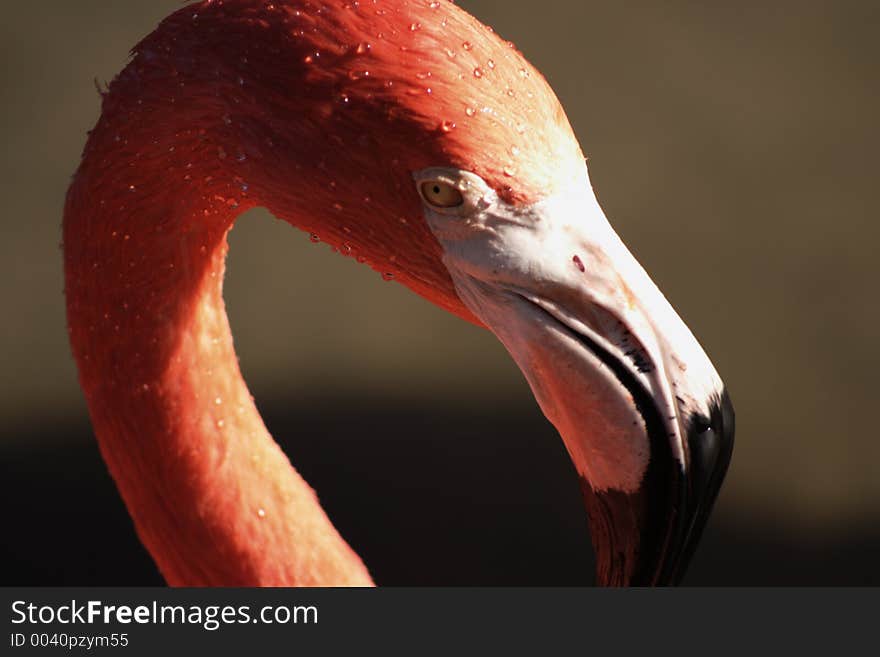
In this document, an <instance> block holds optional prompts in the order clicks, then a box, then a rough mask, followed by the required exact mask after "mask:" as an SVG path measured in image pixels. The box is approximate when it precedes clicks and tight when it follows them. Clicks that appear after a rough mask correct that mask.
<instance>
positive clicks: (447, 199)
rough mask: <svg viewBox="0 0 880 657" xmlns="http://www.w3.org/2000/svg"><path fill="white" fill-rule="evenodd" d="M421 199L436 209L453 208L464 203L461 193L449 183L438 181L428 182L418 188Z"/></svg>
mask: <svg viewBox="0 0 880 657" xmlns="http://www.w3.org/2000/svg"><path fill="white" fill-rule="evenodd" d="M419 190H420V191H421V193H422V198H423V199H425V201H426V202H427V203H430V204H431V205H433V206H434V207H437V208H454V207H456V206H459V205H461V204H462V203H464V197H463V196H462V195H461V192H460V191H458V190H457V189H456V188H455V187H453V186H452V185H450V184H449V183H445V182H442V181H440V180H429V181H428V182H423V183H422V184H421V185H420V186H419Z"/></svg>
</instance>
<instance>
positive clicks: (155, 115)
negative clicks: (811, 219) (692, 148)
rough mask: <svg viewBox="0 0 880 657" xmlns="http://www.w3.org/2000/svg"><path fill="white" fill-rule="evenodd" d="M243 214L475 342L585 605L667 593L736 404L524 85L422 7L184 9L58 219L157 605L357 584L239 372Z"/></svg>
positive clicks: (104, 128)
mask: <svg viewBox="0 0 880 657" xmlns="http://www.w3.org/2000/svg"><path fill="white" fill-rule="evenodd" d="M256 206H263V207H266V208H268V209H269V210H270V211H271V212H272V213H273V214H274V215H275V216H276V217H278V218H280V219H282V220H284V221H287V222H289V223H290V224H291V225H293V226H295V227H297V228H299V229H301V230H304V231H306V232H308V233H310V234H311V235H312V238H313V239H314V240H321V241H323V242H326V243H328V244H330V245H331V246H332V247H334V249H335V250H338V251H339V252H340V253H342V254H343V255H347V256H350V257H355V258H357V259H358V261H360V262H363V263H366V264H367V265H369V267H371V268H372V269H373V270H375V271H376V272H379V274H381V275H382V276H383V277H384V278H386V279H392V278H393V279H394V280H396V281H397V282H399V283H401V284H403V285H405V286H407V287H408V288H410V289H411V290H413V291H414V292H415V293H416V294H419V295H421V296H422V297H424V298H426V299H428V300H429V301H431V302H433V303H435V304H437V305H438V306H440V307H441V308H443V309H445V310H447V311H449V312H452V313H454V314H456V315H458V316H459V317H461V318H463V319H465V320H467V321H470V322H472V323H474V324H477V325H478V326H482V327H486V328H488V329H489V330H490V331H492V332H493V333H494V334H495V336H497V338H498V339H499V340H500V341H501V342H502V343H503V345H504V347H505V348H506V349H507V351H508V352H509V353H510V355H511V357H512V358H513V359H514V360H515V362H516V363H517V365H518V366H519V368H520V369H521V370H522V373H523V375H524V376H525V378H526V380H527V381H528V383H529V385H530V387H531V389H532V391H533V393H534V396H535V399H536V401H537V403H538V405H539V406H540V408H541V409H542V411H543V413H544V414H545V416H546V417H547V418H548V419H549V421H550V422H551V423H552V424H553V425H554V426H555V427H556V429H557V430H558V432H559V434H560V436H561V437H562V440H563V441H564V443H565V446H566V448H567V450H568V452H569V454H570V456H571V459H572V462H573V464H574V467H575V469H576V470H577V474H578V476H579V477H580V480H581V482H582V489H583V495H584V500H585V508H586V511H587V514H588V519H589V523H590V529H591V536H592V542H593V547H594V551H595V553H596V563H597V565H596V581H597V583H598V584H600V585H607V586H620V585H671V584H676V583H678V582H679V581H680V580H681V577H682V575H683V574H684V572H685V569H686V567H687V564H688V561H689V559H690V557H691V555H692V553H693V550H694V548H695V546H696V544H697V542H698V540H699V537H700V534H701V532H702V530H703V527H704V525H705V523H706V519H707V517H708V515H709V513H710V511H711V508H712V505H713V503H714V500H715V498H716V496H717V493H718V490H719V488H720V486H721V483H722V480H723V478H724V474H725V472H726V470H727V465H728V462H729V460H730V456H731V451H732V446H733V409H732V406H731V403H730V399H729V396H728V395H727V393H726V392H725V388H724V386H723V384H722V382H721V379H720V378H719V376H718V374H717V373H716V371H715V369H714V368H713V366H712V364H711V363H710V361H709V359H708V358H707V356H706V354H705V353H704V351H703V349H702V348H701V347H700V345H699V343H698V342H697V341H696V339H695V338H694V337H693V335H692V334H691V332H690V331H689V330H688V329H687V327H686V326H685V325H684V323H683V322H682V320H681V319H680V318H679V317H678V315H677V314H676V312H675V311H674V310H673V309H672V307H671V306H670V304H669V303H668V302H667V301H666V299H665V298H664V297H663V295H662V294H661V292H660V291H659V290H658V289H657V287H656V286H655V285H654V283H653V282H652V281H651V279H650V278H649V277H648V275H647V274H646V273H645V271H644V270H643V269H642V268H641V266H640V265H639V264H638V263H637V261H636V260H635V259H634V257H633V256H632V255H631V254H630V252H629V251H628V250H627V248H626V247H625V246H624V244H623V243H622V241H621V240H620V239H619V237H618V236H617V235H616V233H615V232H614V231H613V229H612V228H611V226H610V224H609V223H608V221H607V220H606V218H605V216H604V214H603V212H602V210H601V208H600V206H599V204H598V202H597V201H596V198H595V196H594V194H593V191H592V188H591V185H590V181H589V176H588V171H587V167H586V163H585V159H584V155H583V153H582V151H581V148H580V146H579V144H578V141H577V139H576V137H575V136H574V133H573V131H572V129H571V127H570V125H569V122H568V120H567V118H566V115H565V112H564V111H563V109H562V107H561V105H560V103H559V101H558V100H557V98H556V96H555V95H554V93H553V91H552V90H551V88H550V86H549V85H548V83H547V82H546V81H545V79H544V78H543V77H542V76H541V74H540V73H539V72H538V71H537V70H535V69H534V68H533V67H532V66H531V65H530V64H529V63H528V62H527V61H526V59H525V58H524V57H523V55H522V54H520V52H518V51H517V50H516V48H515V47H514V46H513V44H512V43H510V42H506V41H504V40H503V39H502V38H500V37H499V36H498V35H497V34H495V33H494V32H493V30H492V29H491V28H488V27H486V26H485V25H483V24H481V23H480V22H479V21H477V20H476V19H475V18H473V17H472V16H470V15H469V14H468V13H467V12H465V11H464V10H462V9H460V8H458V7H457V6H455V5H454V4H453V3H452V2H447V1H445V0H441V1H431V0H360V1H359V2H358V1H355V0H322V2H320V3H318V2H311V1H309V0H271V1H263V0H223V1H221V0H214V1H211V0H206V1H204V2H201V3H198V4H192V5H187V6H186V7H184V8H182V9H180V10H178V11H176V12H175V13H173V14H172V15H170V16H169V17H168V18H166V19H165V20H164V21H163V22H162V23H161V24H160V25H159V27H158V28H157V29H156V30H155V31H154V32H152V33H151V34H150V35H149V36H147V37H146V38H144V39H143V40H142V41H141V42H140V43H139V44H138V45H137V46H136V47H135V48H134V49H133V51H132V59H131V61H130V62H129V64H128V65H127V66H126V67H125V69H124V70H123V71H122V72H121V73H120V74H119V75H118V76H117V77H116V78H115V79H114V80H113V82H112V83H111V84H110V85H109V87H108V89H107V90H106V91H105V92H104V93H103V101H102V112H101V116H100V118H99V120H98V122H97V125H96V126H95V128H94V129H93V130H92V131H91V132H90V134H89V136H88V140H87V143H86V145H85V148H84V152H83V156H82V160H81V163H80V165H79V168H78V170H77V171H76V174H75V176H74V178H73V181H72V183H71V185H70V188H69V191H68V195H67V199H66V204H65V209H64V226H63V234H64V236H63V240H64V246H63V252H64V272H65V282H66V285H65V295H66V307H67V318H68V331H69V338H70V343H71V347H72V351H73V355H74V358H75V361H76V363H77V367H78V371H79V381H80V385H81V387H82V389H83V391H84V395H85V399H86V403H87V405H88V409H89V414H90V417H91V421H92V425H93V428H94V432H95V435H96V437H97V440H98V444H99V447H100V450H101V454H102V456H103V458H104V460H105V462H106V464H107V466H108V468H109V471H110V473H111V474H112V476H113V478H114V480H115V483H116V485H117V487H118V489H119V492H120V494H121V496H122V498H123V500H124V502H125V504H126V506H127V508H128V511H129V513H130V515H131V517H132V519H133V523H134V526H135V529H136V531H137V534H138V536H139V538H140V540H141V541H142V543H143V544H144V545H145V546H146V548H147V549H148V550H149V552H150V554H151V555H152V557H153V559H154V560H155V562H156V564H157V567H158V568H159V570H160V571H161V573H162V575H163V576H164V578H165V579H166V581H167V582H168V583H169V585H197V586H216V585H225V586H230V585H233V586H238V585H244V586H257V585H284V586H311V585H339V586H370V585H372V584H373V581H372V579H371V577H370V574H369V572H368V570H367V568H366V567H365V566H364V564H363V563H362V561H361V560H360V559H359V557H358V556H357V554H356V553H355V552H354V551H353V550H352V549H351V548H350V547H349V545H348V544H347V543H346V542H345V540H344V539H343V538H342V537H341V536H340V535H339V533H338V532H337V531H336V529H335V528H334V527H333V525H332V524H331V522H330V520H329V519H328V517H327V516H326V514H325V513H324V511H323V510H322V508H321V506H320V504H319V502H318V499H317V497H316V494H315V492H314V491H313V490H312V489H311V488H310V487H309V485H308V484H307V483H306V482H305V481H304V480H303V479H302V477H301V476H300V475H299V474H298V473H297V472H296V470H295V469H294V468H293V467H292V466H291V464H290V462H289V461H288V458H287V457H286V456H285V454H284V453H283V452H282V451H281V449H280V448H279V447H278V445H277V444H276V443H275V442H274V440H273V439H272V437H271V436H270V434H269V432H268V431H267V430H266V428H265V426H264V424H263V421H262V420H261V418H260V415H259V413H258V411H257V408H256V406H255V404H254V401H253V399H252V397H251V395H250V394H249V392H248V388H247V386H246V384H245V382H244V380H243V378H242V376H241V373H240V371H239V367H238V363H237V359H236V355H235V351H234V348H233V343H232V336H231V333H230V328H229V323H228V320H227V316H226V312H225V309H224V304H223V296H222V284H223V273H224V260H225V256H226V252H227V240H226V238H227V233H228V232H229V230H230V228H231V227H232V225H233V222H234V221H235V218H236V217H237V216H238V215H239V214H241V213H242V212H244V211H246V210H248V209H250V208H253V207H256Z"/></svg>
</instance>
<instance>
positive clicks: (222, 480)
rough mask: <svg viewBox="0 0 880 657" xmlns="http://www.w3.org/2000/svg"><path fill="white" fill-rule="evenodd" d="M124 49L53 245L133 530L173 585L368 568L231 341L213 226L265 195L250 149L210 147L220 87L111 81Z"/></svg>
mask: <svg viewBox="0 0 880 657" xmlns="http://www.w3.org/2000/svg"><path fill="white" fill-rule="evenodd" d="M134 66H135V64H134V63H133V65H131V66H130V67H129V69H127V70H126V72H125V73H123V74H122V76H120V78H119V79H117V81H115V82H114V89H113V90H112V91H111V93H110V94H109V96H108V97H106V98H105V100H104V108H103V114H102V117H101V119H100V121H99V122H98V125H97V126H96V128H95V130H94V131H93V132H92V133H91V135H90V138H89V142H88V144H87V146H86V150H85V153H84V156H83V162H82V164H81V166H80V169H79V171H78V172H77V174H76V177H75V179H74V181H73V184H72V186H71V188H70V191H69V193H68V198H67V203H66V207H65V216H64V258H65V278H66V298H67V313H68V323H69V332H70V340H71V344H72V347H73V353H74V356H75V358H76V362H77V364H78V366H79V372H80V382H81V384H82V387H83V389H84V391H85V395H86V399H87V402H88V407H89V412H90V415H91V419H92V423H93V427H94V430H95V433H96V435H97V438H98V442H99V444H100V448H101V452H102V454H103V456H104V459H105V461H106V462H107V464H108V466H109V469H110V472H111V474H112V475H113V478H114V479H115V481H116V483H117V486H118V487H119V490H120V492H121V494H122V497H123V499H124V500H125V503H126V505H127V507H128V510H129V512H130V513H131V516H132V518H133V519H134V524H135V527H136V529H137V533H138V535H139V536H140V538H141V540H142V542H143V543H144V545H145V546H146V547H147V549H148V550H149V551H150V553H151V554H152V556H153V558H154V559H155V561H156V563H157V564H158V566H159V568H160V570H161V572H162V574H163V575H164V576H165V578H166V580H167V581H168V582H169V583H170V584H174V585H227V586H229V585H251V586H253V585H369V584H371V580H370V577H369V575H368V573H367V571H366V569H365V568H364V566H363V564H362V563H361V561H360V560H359V558H358V557H357V555H356V554H354V552H353V551H352V550H351V549H350V548H349V547H348V545H347V544H346V543H345V542H344V541H343V539H342V538H340V536H339V535H338V533H337V532H336V530H335V529H334V528H333V526H332V525H331V523H330V521H329V520H328V519H327V517H326V515H325V514H324V512H323V511H322V509H321V508H320V505H319V504H318V501H317V499H316V496H315V494H314V492H313V491H312V489H311V488H310V487H309V486H308V485H307V484H306V483H305V481H303V479H302V478H301V477H300V476H299V475H298V474H297V473H296V471H295V470H294V469H293V468H292V467H291V466H290V464H289V462H288V460H287V458H286V457H285V455H284V454H283V452H282V451H281V449H280V448H279V447H278V446H277V444H276V443H275V442H274V441H273V440H272V438H271V436H270V435H269V433H268V431H267V430H266V428H265V426H264V424H263V422H262V420H261V418H260V415H259V413H258V412H257V409H256V407H255V406H254V403H253V400H252V398H251V396H250V394H249V392H248V389H247V387H246V385H245V383H244V381H243V380H242V377H241V374H240V372H239V368H238V364H237V360H236V357H235V353H234V350H233V345H232V337H231V334H230V329H229V324H228V321H227V317H226V312H225V309H224V304H223V298H222V282H223V269H224V259H225V254H226V250H227V245H226V234H227V232H228V230H229V229H230V227H231V225H232V223H233V221H234V219H235V217H236V216H237V215H238V213H240V212H242V211H243V210H246V209H248V208H249V207H253V206H254V205H258V204H260V205H263V204H265V203H263V201H264V200H265V199H262V198H254V197H252V196H250V194H252V193H253V192H252V191H251V188H250V187H249V183H250V181H251V180H253V181H254V182H256V181H258V180H259V179H260V178H261V172H260V170H259V165H258V164H253V163H249V162H247V161H242V160H241V155H240V154H237V153H236V152H235V151H234V150H232V149H230V150H229V152H224V146H223V145H222V144H224V143H225V144H228V143H234V139H232V138H233V137H234V135H233V134H232V133H231V131H230V129H229V126H228V125H227V124H226V122H225V121H223V120H222V116H223V114H222V112H216V111H214V110H215V109H216V108H214V107H212V104H216V103H218V102H220V101H219V100H218V99H219V98H220V97H221V94H220V93H219V92H217V93H214V92H213V91H212V93H211V94H210V95H207V94H203V95H202V96H200V95H199V93H198V91H197V90H196V89H195V85H190V86H192V87H194V88H193V90H192V91H191V92H190V93H188V96H187V103H188V104H187V105H186V108H187V109H186V115H185V116H182V115H181V114H180V113H177V114H175V112H180V111H183V110H182V108H180V110H178V108H175V106H174V104H173V101H172V102H171V104H170V105H169V104H168V103H164V104H161V103H151V102H143V101H142V100H141V99H142V98H143V94H139V93H133V94H128V93H126V92H127V91H131V86H132V85H134V86H137V85H138V84H140V83H142V82H143V80H142V79H138V74H139V73H140V71H138V70H137V69H136V68H134ZM181 86H183V85H181ZM138 89H140V87H138ZM135 97H137V100H135ZM147 98H148V101H149V97H148V96H147ZM208 110H211V111H210V115H212V116H217V117H218V120H217V121H216V122H215V123H214V124H212V123H211V122H210V121H206V120H204V116H205V115H206V113H207V112H208ZM186 117H192V118H191V119H187V118H186ZM227 148H228V146H227ZM233 163H234V164H233ZM236 167H238V168H236ZM246 180H247V181H248V182H245V181H246ZM256 186H257V187H258V186H259V185H256Z"/></svg>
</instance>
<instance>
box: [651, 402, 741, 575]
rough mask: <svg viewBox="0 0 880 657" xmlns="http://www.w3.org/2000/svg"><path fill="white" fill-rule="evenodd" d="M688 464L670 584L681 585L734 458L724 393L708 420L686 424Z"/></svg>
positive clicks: (731, 421) (701, 418) (711, 407)
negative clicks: (684, 495)
mask: <svg viewBox="0 0 880 657" xmlns="http://www.w3.org/2000/svg"><path fill="white" fill-rule="evenodd" d="M686 428H687V441H688V454H689V462H688V468H687V474H686V500H685V503H684V513H683V514H681V518H680V524H679V530H680V534H679V536H680V538H679V540H678V541H676V542H677V543H678V554H677V555H675V554H673V555H672V556H673V559H672V564H673V567H672V569H671V571H669V577H668V578H667V581H666V582H661V583H667V584H678V583H679V582H680V581H681V579H682V577H683V576H684V574H685V571H686V569H687V567H688V564H689V563H690V560H691V557H693V554H694V551H695V550H696V547H697V545H698V544H699V542H700V537H701V536H702V534H703V529H704V528H705V526H706V522H707V520H708V519H709V514H710V513H711V512H712V507H713V506H714V505H715V500H716V499H717V498H718V493H719V491H720V490H721V484H722V483H723V482H724V477H725V475H726V474H727V468H728V466H729V465H730V459H731V457H732V455H733V443H734V430H735V418H734V411H733V403H732V402H731V400H730V395H729V394H728V392H727V390H723V391H722V392H721V394H719V395H718V396H717V397H716V398H715V399H713V400H712V401H711V402H710V405H709V417H708V418H707V417H704V416H692V417H691V418H690V420H689V422H688V424H687V427H686Z"/></svg>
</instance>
